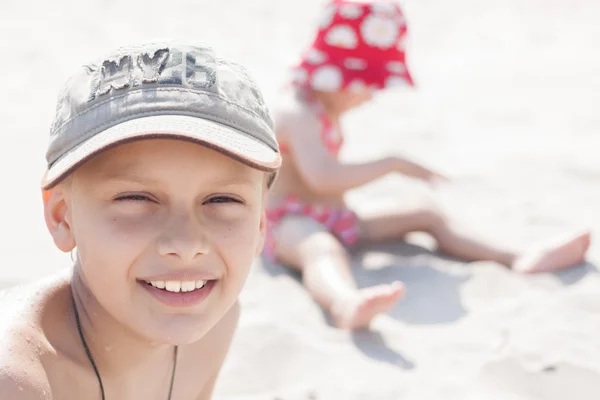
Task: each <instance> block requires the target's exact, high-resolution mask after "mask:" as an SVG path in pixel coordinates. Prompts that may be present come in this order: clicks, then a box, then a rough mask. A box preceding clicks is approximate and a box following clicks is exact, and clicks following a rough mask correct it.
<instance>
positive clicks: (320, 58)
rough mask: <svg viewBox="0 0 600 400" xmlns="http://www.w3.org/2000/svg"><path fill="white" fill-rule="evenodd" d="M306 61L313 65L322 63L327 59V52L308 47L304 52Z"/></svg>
mask: <svg viewBox="0 0 600 400" xmlns="http://www.w3.org/2000/svg"><path fill="white" fill-rule="evenodd" d="M306 61H307V62H308V63H309V64H313V65H317V64H323V63H324V62H325V61H327V54H325V53H323V52H322V51H319V50H317V49H310V50H309V51H308V53H307V54H306Z"/></svg>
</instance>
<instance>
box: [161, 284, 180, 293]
mask: <svg viewBox="0 0 600 400" xmlns="http://www.w3.org/2000/svg"><path fill="white" fill-rule="evenodd" d="M165 289H167V291H169V292H175V293H177V292H179V291H180V290H181V281H166V282H165Z"/></svg>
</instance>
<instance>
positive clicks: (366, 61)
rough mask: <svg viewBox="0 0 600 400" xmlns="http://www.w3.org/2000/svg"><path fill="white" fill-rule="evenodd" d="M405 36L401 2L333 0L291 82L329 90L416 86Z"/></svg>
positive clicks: (315, 88)
mask: <svg viewBox="0 0 600 400" xmlns="http://www.w3.org/2000/svg"><path fill="white" fill-rule="evenodd" d="M405 39H406V22H405V20H404V16H403V14H402V10H401V9H400V6H399V5H398V4H397V3H395V2H393V1H373V2H351V1H347V0H333V1H331V2H330V3H329V4H328V5H327V6H326V7H325V10H324V12H323V15H322V16H321V21H320V24H319V30H318V33H317V36H316V38H315V40H314V42H313V44H312V45H311V46H310V48H309V49H308V50H307V51H306V52H305V53H304V54H303V56H302V59H301V62H300V63H299V64H298V65H297V66H296V67H294V70H293V72H294V78H293V82H294V84H295V85H297V86H301V87H310V88H312V89H314V90H320V91H325V92H335V91H339V90H343V89H349V90H362V89H364V88H368V89H371V90H379V89H384V88H389V87H399V86H400V87H401V86H413V80H412V78H411V76H410V73H409V71H408V68H407V66H406V61H405V50H404V48H405Z"/></svg>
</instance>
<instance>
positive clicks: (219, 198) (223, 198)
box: [205, 196, 242, 204]
mask: <svg viewBox="0 0 600 400" xmlns="http://www.w3.org/2000/svg"><path fill="white" fill-rule="evenodd" d="M206 203H208V204H211V203H213V204H214V203H216V204H219V203H242V202H241V201H240V200H239V199H236V198H233V197H230V196H215V197H211V198H210V199H208V200H206V201H205V204H206Z"/></svg>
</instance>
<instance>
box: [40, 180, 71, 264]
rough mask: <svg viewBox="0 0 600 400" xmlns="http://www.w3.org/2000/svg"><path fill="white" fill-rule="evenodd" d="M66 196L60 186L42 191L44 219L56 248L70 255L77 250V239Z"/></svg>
mask: <svg viewBox="0 0 600 400" xmlns="http://www.w3.org/2000/svg"><path fill="white" fill-rule="evenodd" d="M65 195H66V193H65V190H64V188H63V187H61V186H60V185H59V186H57V187H55V188H53V189H50V190H44V191H42V199H43V201H44V219H45V220H46V226H47V227H48V231H50V235H52V239H53V240H54V244H55V245H56V247H58V248H59V249H60V250H61V251H64V252H65V253H68V252H70V251H71V250H73V249H74V248H75V238H74V237H73V231H72V229H71V225H70V224H69V221H68V213H67V211H68V205H67V201H66V197H65Z"/></svg>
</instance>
